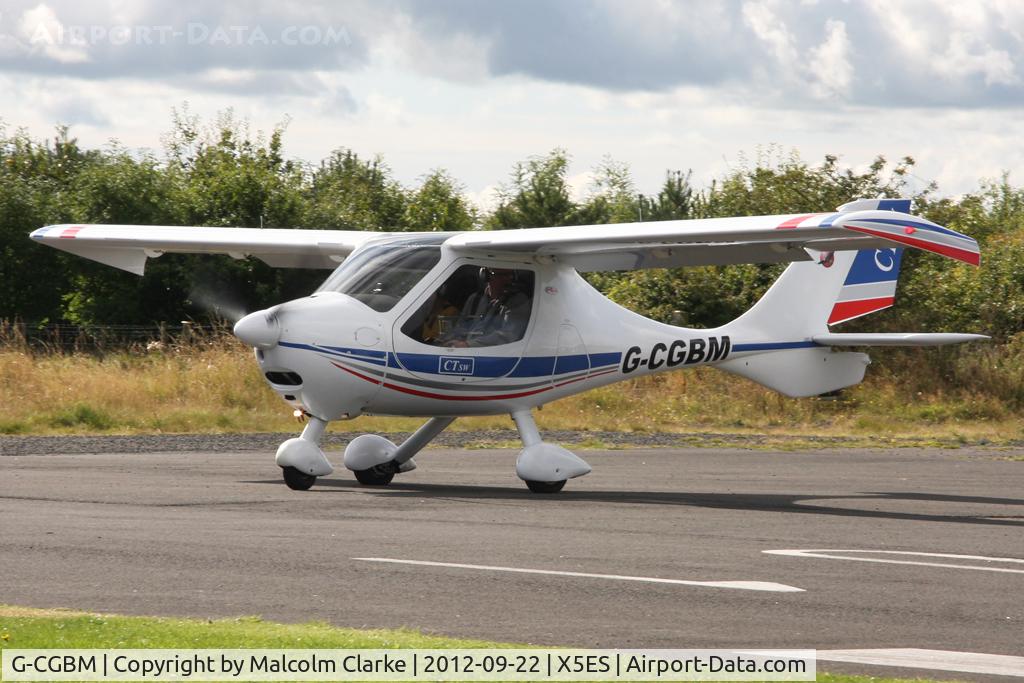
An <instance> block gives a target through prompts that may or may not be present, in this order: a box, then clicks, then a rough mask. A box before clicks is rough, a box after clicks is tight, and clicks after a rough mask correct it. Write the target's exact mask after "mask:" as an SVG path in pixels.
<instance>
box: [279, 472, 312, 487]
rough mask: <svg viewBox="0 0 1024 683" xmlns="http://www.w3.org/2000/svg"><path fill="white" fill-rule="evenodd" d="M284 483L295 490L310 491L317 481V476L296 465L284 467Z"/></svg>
mask: <svg viewBox="0 0 1024 683" xmlns="http://www.w3.org/2000/svg"><path fill="white" fill-rule="evenodd" d="M281 471H282V472H283V473H284V483H285V484H287V485H288V488H290V489H292V490H293V491H308V490H309V489H310V488H311V487H312V486H313V484H315V483H316V477H314V476H313V475H312V474H306V473H305V472H302V471H301V470H298V469H296V468H294V467H283V468H281Z"/></svg>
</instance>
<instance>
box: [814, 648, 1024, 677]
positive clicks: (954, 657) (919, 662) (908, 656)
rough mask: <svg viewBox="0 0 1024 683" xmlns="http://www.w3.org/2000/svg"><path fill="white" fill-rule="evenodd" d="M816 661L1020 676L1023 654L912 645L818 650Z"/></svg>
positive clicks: (1022, 670)
mask: <svg viewBox="0 0 1024 683" xmlns="http://www.w3.org/2000/svg"><path fill="white" fill-rule="evenodd" d="M818 661H823V662H850V663H852V664H875V665H877V666H898V667H903V668H906V669H931V670H932V671H962V672H966V673H972V674H991V675H993V676H1017V677H1024V657H1011V656H1009V655H986V654H981V653H980V652H948V651H946V650H918V649H915V648H902V649H901V648H892V649H880V650H818Z"/></svg>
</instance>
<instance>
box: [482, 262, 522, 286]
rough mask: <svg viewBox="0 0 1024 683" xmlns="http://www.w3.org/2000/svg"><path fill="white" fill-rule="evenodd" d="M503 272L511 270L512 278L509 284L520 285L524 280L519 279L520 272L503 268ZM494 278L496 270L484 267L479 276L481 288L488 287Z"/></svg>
mask: <svg viewBox="0 0 1024 683" xmlns="http://www.w3.org/2000/svg"><path fill="white" fill-rule="evenodd" d="M502 270H510V271H511V273H512V277H511V278H510V279H509V283H510V284H519V283H520V282H521V280H522V278H520V277H519V271H518V270H515V269H508V268H503V269H502ZM492 277H494V269H493V268H489V267H487V266H483V267H482V268H480V272H479V275H478V278H479V282H480V287H486V286H487V283H488V282H490V281H491V278H492Z"/></svg>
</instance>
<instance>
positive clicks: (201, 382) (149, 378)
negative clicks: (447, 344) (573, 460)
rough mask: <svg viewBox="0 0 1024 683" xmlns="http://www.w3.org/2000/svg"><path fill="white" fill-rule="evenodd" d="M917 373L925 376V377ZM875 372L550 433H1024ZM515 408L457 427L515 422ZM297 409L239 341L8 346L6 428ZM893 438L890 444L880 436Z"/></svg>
mask: <svg viewBox="0 0 1024 683" xmlns="http://www.w3.org/2000/svg"><path fill="white" fill-rule="evenodd" d="M911 374H913V373H911ZM904 380H905V378H903V380H901V378H900V377H896V376H891V375H889V374H888V373H886V372H883V371H879V372H875V373H872V372H871V371H869V374H868V377H867V379H866V381H865V382H864V383H863V384H861V385H859V386H857V387H853V388H851V389H849V390H847V391H845V392H844V393H843V395H842V397H841V398H839V399H834V400H825V399H819V398H810V399H790V398H785V397H783V396H781V395H779V394H776V393H775V392H772V391H770V390H768V389H764V388H763V387H760V386H758V385H756V384H754V383H752V382H749V381H747V380H744V379H742V378H739V377H735V376H732V375H728V374H726V373H723V372H720V371H718V370H715V369H712V368H696V369H693V370H687V371H685V372H675V373H669V374H665V375H659V376H655V377H647V378H643V379H638V380H630V381H626V382H620V383H618V384H614V385H611V386H608V387H603V388H600V389H596V390H593V391H590V392H586V393H583V394H579V395H576V396H571V397H568V398H565V399H562V400H560V401H556V402H554V403H551V404H549V405H547V406H545V407H544V410H543V411H541V412H539V413H538V416H537V418H538V423H539V425H540V426H541V428H542V429H545V430H574V431H615V432H640V433H643V432H671V433H679V434H706V433H709V432H719V433H730V434H740V435H742V434H751V435H754V434H757V435H777V436H802V435H803V436H806V435H816V436H829V437H850V438H853V439H861V440H863V439H868V440H870V439H872V438H875V437H876V436H878V435H884V436H885V437H886V438H890V439H891V438H894V437H899V438H911V439H915V440H918V441H923V442H929V441H935V442H941V443H944V444H949V445H957V444H977V443H980V444H987V443H993V444H999V443H1006V442H1012V441H1016V440H1020V439H1024V420H1022V419H1021V418H1022V416H1021V415H1020V414H1019V412H1018V411H1016V410H1015V409H1014V408H1013V407H1012V406H1011V405H1009V404H1008V403H1007V402H1004V401H1000V400H998V399H996V398H995V397H993V396H990V395H984V394H980V393H976V392H972V391H971V390H968V389H966V388H963V389H959V390H951V389H949V388H948V387H947V388H946V389H941V388H936V389H933V390H929V391H925V392H922V391H917V390H916V389H914V387H913V386H910V385H908V384H907V382H906V381H904ZM421 422H422V421H421V420H419V419H405V418H374V417H361V418H358V419H356V420H354V421H352V422H344V423H335V424H334V425H332V426H333V427H334V428H335V429H337V430H338V431H346V432H348V431H363V432H396V431H410V430H413V429H415V428H416V427H418V426H419V424H420V423H421ZM509 427H511V422H510V420H509V418H508V416H495V417H482V418H470V419H462V420H459V421H457V422H456V423H455V424H454V425H453V427H452V429H453V430H454V431H459V430H490V429H499V428H509ZM298 428H299V427H298V425H297V424H296V422H295V420H294V418H293V417H292V415H291V410H290V408H289V407H288V406H286V405H285V404H284V403H283V402H282V401H281V400H280V399H279V398H278V397H277V396H276V395H275V394H274V393H273V392H272V391H270V389H269V388H268V387H267V386H266V385H265V382H264V381H263V378H262V377H261V376H260V374H259V372H258V368H257V366H256V364H255V362H254V361H253V359H252V354H251V351H250V350H248V349H246V348H244V347H243V346H242V345H241V344H240V343H238V342H237V341H233V340H231V339H230V338H221V339H216V340H215V341H213V342H211V343H206V344H200V345H191V346H179V347H169V348H163V349H160V350H157V351H153V352H148V353H147V352H145V351H135V352H119V353H111V354H107V355H104V356H92V355H88V354H84V353H72V354H56V353H37V352H32V351H31V350H28V349H25V348H20V349H19V348H17V347H0V434H137V433H238V432H268V431H280V432H290V431H296V430H297V429H298ZM879 445H884V444H879Z"/></svg>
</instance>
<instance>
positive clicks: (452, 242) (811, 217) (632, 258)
mask: <svg viewBox="0 0 1024 683" xmlns="http://www.w3.org/2000/svg"><path fill="white" fill-rule="evenodd" d="M886 201H894V202H895V201H899V200H861V201H858V202H854V203H852V204H850V205H845V206H844V207H841V210H840V211H838V212H833V213H817V214H796V215H786V216H750V217H738V218H710V219H700V220H680V221H659V222H650V223H616V224H611V225H585V226H572V227H560V228H527V229H523V230H501V231H488V232H465V233H459V234H457V235H455V236H454V237H452V238H451V239H449V240H448V241H447V242H446V245H447V246H449V247H450V248H453V249H456V250H458V251H464V252H473V253H484V254H494V255H498V254H507V255H511V256H515V255H531V256H533V257H539V258H542V259H543V258H549V259H551V260H553V261H559V262H562V263H567V264H569V265H572V266H574V267H575V268H576V269H577V270H581V271H593V270H634V269H640V268H666V267H677V266H695V265H724V264H729V263H782V262H788V261H810V260H812V256H811V255H810V254H808V252H807V251H806V250H807V249H812V250H816V251H825V252H828V251H842V250H860V249H885V248H893V247H900V246H909V247H916V248H918V249H923V250H925V251H931V252H934V253H937V254H941V255H943V256H947V257H949V258H952V259H956V260H959V261H964V262H966V263H970V264H973V265H978V263H979V261H980V255H979V250H978V243H977V242H976V241H975V240H974V239H973V238H971V237H969V236H967V235H963V234H960V233H958V232H955V231H953V230H950V229H948V228H944V227H942V226H940V225H937V224H935V223H932V222H931V221H929V220H926V219H924V218H919V217H917V216H912V215H910V214H907V213H902V212H900V211H893V210H888V209H885V208H882V209H868V210H860V208H861V207H863V206H884V202H886ZM903 201H905V202H906V204H907V205H908V208H909V200H903ZM847 207H852V208H853V209H854V210H846V211H844V210H842V209H843V208H847Z"/></svg>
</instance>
